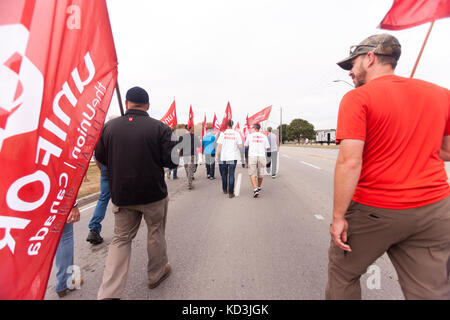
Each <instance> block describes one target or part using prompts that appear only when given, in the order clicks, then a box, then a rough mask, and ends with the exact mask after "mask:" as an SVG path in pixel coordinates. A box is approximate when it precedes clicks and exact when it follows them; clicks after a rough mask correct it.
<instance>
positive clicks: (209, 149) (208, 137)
mask: <svg viewBox="0 0 450 320" xmlns="http://www.w3.org/2000/svg"><path fill="white" fill-rule="evenodd" d="M203 154H204V155H205V164H206V175H207V179H210V180H214V179H215V178H214V171H215V166H216V163H215V161H214V159H215V157H216V137H215V136H214V134H213V132H212V128H211V127H209V128H208V131H207V133H206V134H205V136H204V137H203Z"/></svg>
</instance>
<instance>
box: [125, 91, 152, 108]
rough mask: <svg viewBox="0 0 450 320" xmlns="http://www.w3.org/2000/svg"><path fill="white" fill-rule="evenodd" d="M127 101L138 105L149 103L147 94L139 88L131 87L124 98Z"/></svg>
mask: <svg viewBox="0 0 450 320" xmlns="http://www.w3.org/2000/svg"><path fill="white" fill-rule="evenodd" d="M126 99H127V101H129V102H134V103H139V104H147V103H148V102H149V98H148V93H147V91H145V90H144V89H142V88H141V87H133V88H131V89H130V90H128V92H127V96H126Z"/></svg>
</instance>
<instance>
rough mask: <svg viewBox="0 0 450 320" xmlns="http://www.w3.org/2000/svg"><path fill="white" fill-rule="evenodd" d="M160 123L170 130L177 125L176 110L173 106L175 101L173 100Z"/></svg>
mask: <svg viewBox="0 0 450 320" xmlns="http://www.w3.org/2000/svg"><path fill="white" fill-rule="evenodd" d="M161 122H164V123H165V124H167V125H168V126H169V127H171V128H173V127H175V126H176V125H177V124H178V122H177V108H176V105H175V100H173V102H172V104H171V106H170V108H169V111H167V113H166V114H165V115H164V117H162V119H161Z"/></svg>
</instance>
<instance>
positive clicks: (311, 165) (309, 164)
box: [300, 161, 322, 170]
mask: <svg viewBox="0 0 450 320" xmlns="http://www.w3.org/2000/svg"><path fill="white" fill-rule="evenodd" d="M300 162H301V163H303V164H305V165H307V166H310V167H313V168H314V169H317V170H322V168H319V167H316V166H315V165H313V164H311V163H308V162H305V161H300Z"/></svg>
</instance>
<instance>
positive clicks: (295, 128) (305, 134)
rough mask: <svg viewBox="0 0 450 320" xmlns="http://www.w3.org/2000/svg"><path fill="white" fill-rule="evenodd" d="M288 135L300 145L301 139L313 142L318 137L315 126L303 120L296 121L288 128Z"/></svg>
mask: <svg viewBox="0 0 450 320" xmlns="http://www.w3.org/2000/svg"><path fill="white" fill-rule="evenodd" d="M288 134H289V137H290V138H291V139H296V140H297V141H298V143H300V140H301V139H309V140H312V139H314V138H315V137H316V132H315V131H314V125H312V124H311V123H309V122H308V121H306V120H303V119H294V120H292V122H291V124H290V125H289V127H288Z"/></svg>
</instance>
